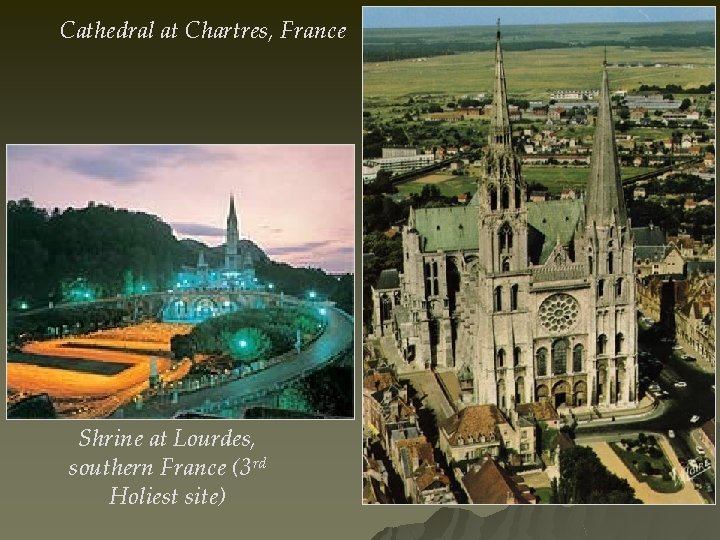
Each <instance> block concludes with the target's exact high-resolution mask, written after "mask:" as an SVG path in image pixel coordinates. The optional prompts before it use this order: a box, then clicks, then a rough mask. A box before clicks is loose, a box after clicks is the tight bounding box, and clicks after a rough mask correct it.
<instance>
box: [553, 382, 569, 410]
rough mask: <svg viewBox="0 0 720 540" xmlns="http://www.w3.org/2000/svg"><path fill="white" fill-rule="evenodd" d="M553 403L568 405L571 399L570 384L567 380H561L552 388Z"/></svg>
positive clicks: (556, 405)
mask: <svg viewBox="0 0 720 540" xmlns="http://www.w3.org/2000/svg"><path fill="white" fill-rule="evenodd" d="M552 395H553V403H554V405H555V407H560V406H561V405H566V404H567V403H569V400H570V385H569V384H568V383H567V381H559V382H557V383H555V386H553V390H552Z"/></svg>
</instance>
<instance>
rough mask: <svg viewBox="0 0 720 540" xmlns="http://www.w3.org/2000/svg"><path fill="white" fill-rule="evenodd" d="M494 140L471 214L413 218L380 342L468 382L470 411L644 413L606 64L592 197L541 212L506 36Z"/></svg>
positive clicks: (385, 281) (378, 298)
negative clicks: (514, 111)
mask: <svg viewBox="0 0 720 540" xmlns="http://www.w3.org/2000/svg"><path fill="white" fill-rule="evenodd" d="M488 139H489V140H488V144H487V146H486V148H485V149H484V152H483V155H482V158H481V160H480V163H479V169H478V172H477V173H476V175H477V192H476V194H475V196H474V197H473V199H472V201H471V202H470V203H469V204H468V205H467V206H458V207H447V208H423V209H411V210H410V216H409V219H408V223H407V225H406V226H405V227H403V231H402V243H403V270H402V272H400V271H398V270H386V271H384V272H383V273H382V274H381V276H380V279H379V281H378V284H377V286H376V287H375V288H374V289H373V302H374V311H373V334H374V336H375V337H379V338H383V340H384V342H385V343H391V344H392V346H394V347H395V348H396V349H397V352H398V354H397V356H398V360H397V361H396V368H397V370H398V372H400V373H403V372H412V371H419V370H428V369H435V370H437V371H439V372H441V371H452V372H454V373H455V374H456V376H457V379H458V383H459V387H460V392H461V393H460V395H461V400H462V402H463V403H466V404H469V403H477V404H496V405H497V406H498V407H500V408H501V409H503V410H505V411H510V410H513V409H514V408H515V406H516V405H519V404H522V403H531V402H539V401H550V402H551V403H552V404H553V405H554V406H556V407H560V406H563V405H566V406H570V407H599V408H603V409H605V408H608V409H612V408H632V407H634V406H636V405H637V401H638V395H637V388H638V380H637V379H638V370H637V317H636V308H635V294H636V293H635V279H634V276H633V252H634V243H633V237H632V234H631V229H630V222H629V218H628V215H627V210H626V207H625V201H624V197H623V191H622V185H621V181H620V168H619V164H618V158H617V150H616V146H615V134H614V128H613V120H612V112H611V107H610V93H609V85H608V76H607V71H606V68H605V66H603V70H602V85H601V89H600V93H599V97H598V114H597V120H596V130H595V136H594V142H593V150H592V158H591V165H590V173H589V178H588V184H587V188H586V192H585V196H584V198H580V199H569V200H568V199H566V200H550V201H546V202H529V201H528V192H527V184H526V182H525V180H524V178H523V175H522V167H521V158H520V156H519V155H518V153H517V152H516V150H515V148H514V146H513V141H512V129H511V124H510V117H509V112H508V103H507V91H506V83H505V69H504V64H503V54H502V48H501V41H500V32H498V35H497V45H496V52H495V79H494V95H493V116H492V120H491V127H490V134H489V138H488ZM558 174H562V172H561V171H558Z"/></svg>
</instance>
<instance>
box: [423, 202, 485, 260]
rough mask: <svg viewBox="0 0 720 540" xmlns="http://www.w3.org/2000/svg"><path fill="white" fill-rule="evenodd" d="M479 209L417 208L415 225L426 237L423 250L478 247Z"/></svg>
mask: <svg viewBox="0 0 720 540" xmlns="http://www.w3.org/2000/svg"><path fill="white" fill-rule="evenodd" d="M477 212H478V210H477V207H472V206H451V207H448V208H420V209H418V210H415V229H416V230H417V231H418V232H419V233H420V235H421V236H422V237H423V239H424V240H425V242H424V245H423V244H421V246H420V247H421V249H422V251H425V252H431V251H438V250H443V251H456V250H467V249H477V248H478V221H477V218H478V214H477Z"/></svg>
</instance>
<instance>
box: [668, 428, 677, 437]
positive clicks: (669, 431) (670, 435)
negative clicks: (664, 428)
mask: <svg viewBox="0 0 720 540" xmlns="http://www.w3.org/2000/svg"><path fill="white" fill-rule="evenodd" d="M668 437H670V438H671V439H674V438H675V432H674V431H673V430H672V429H669V430H668Z"/></svg>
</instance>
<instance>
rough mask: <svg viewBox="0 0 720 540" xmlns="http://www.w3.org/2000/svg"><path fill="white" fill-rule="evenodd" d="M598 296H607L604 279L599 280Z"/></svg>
mask: <svg viewBox="0 0 720 540" xmlns="http://www.w3.org/2000/svg"><path fill="white" fill-rule="evenodd" d="M597 295H598V298H602V297H603V296H605V280H604V279H600V280H598V284H597Z"/></svg>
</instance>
